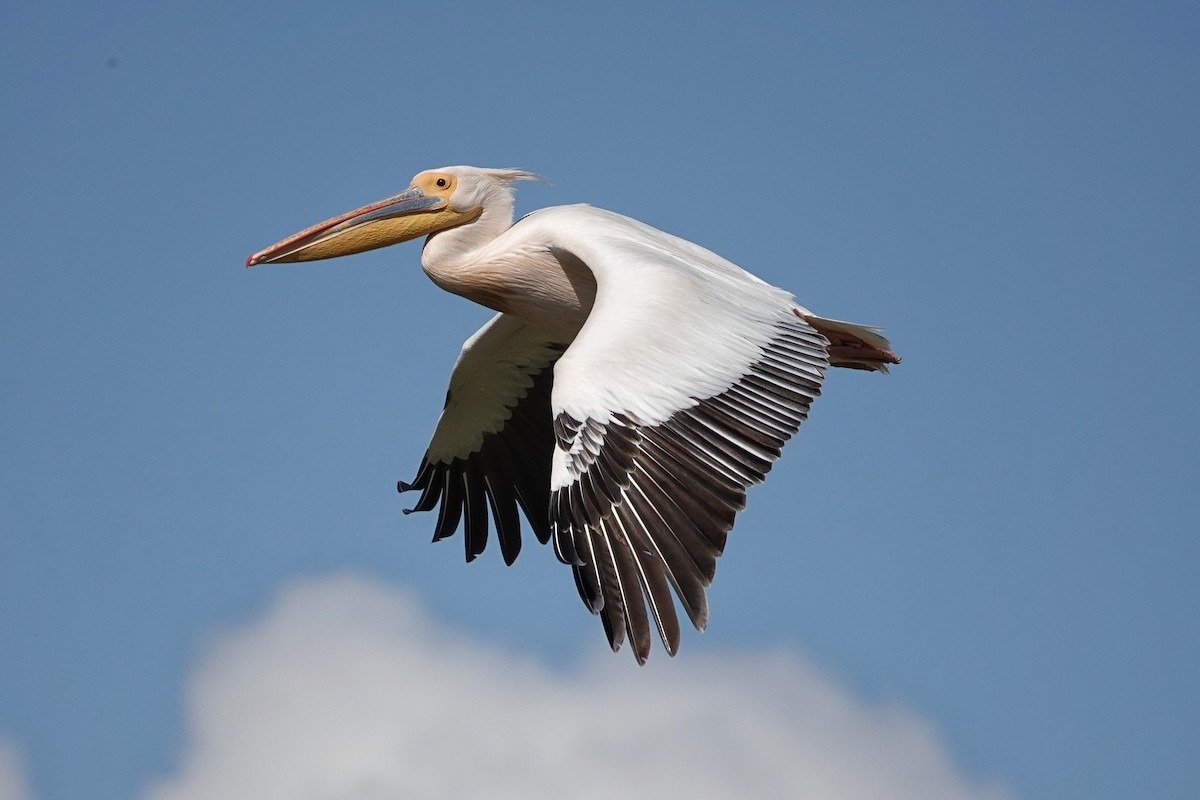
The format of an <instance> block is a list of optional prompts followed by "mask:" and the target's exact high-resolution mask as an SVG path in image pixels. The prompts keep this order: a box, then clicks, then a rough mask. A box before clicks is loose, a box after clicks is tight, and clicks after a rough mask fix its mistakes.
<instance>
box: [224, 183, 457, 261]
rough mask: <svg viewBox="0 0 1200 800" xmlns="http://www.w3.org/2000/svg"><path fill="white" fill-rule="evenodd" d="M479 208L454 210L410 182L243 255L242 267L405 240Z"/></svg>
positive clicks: (342, 253) (311, 258)
mask: <svg viewBox="0 0 1200 800" xmlns="http://www.w3.org/2000/svg"><path fill="white" fill-rule="evenodd" d="M478 215H479V210H478V209H476V210H474V211H469V212H461V211H455V210H454V209H453V208H452V207H451V205H450V203H449V201H448V200H447V199H446V198H445V197H438V196H436V195H435V196H426V194H425V193H424V191H422V190H421V188H420V187H417V186H413V187H411V188H409V189H407V190H405V191H403V192H401V193H400V194H398V195H396V196H394V197H389V198H387V199H385V200H379V201H378V202H375V203H371V204H370V205H365V206H363V207H362V208H357V209H355V210H354V211H348V212H346V213H345V214H342V215H341V216H337V217H334V218H333V219H327V220H325V221H324V222H322V223H319V224H317V225H313V226H312V227H311V228H307V229H305V230H302V231H300V232H299V233H297V234H295V235H293V236H289V237H288V238H286V239H284V240H283V241H281V242H278V243H276V244H273V245H271V246H270V247H268V248H266V249H265V250H260V251H258V252H257V253H255V254H254V255H252V256H250V257H249V258H247V259H246V266H247V267H253V266H255V265H257V264H286V263H291V262H295V261H316V260H317V259H321V258H336V257H338V256H347V255H350V254H352V253H361V252H363V251H366V250H374V249H375V248H377V247H386V246H388V245H392V244H397V243H399V242H406V241H408V240H409V239H415V238H417V237H418V236H424V235H426V234H429V233H435V232H437V231H441V230H445V229H446V228H452V227H454V226H455V225H461V224H463V223H464V222H469V221H470V220H472V219H474V218H475V217H476V216H478Z"/></svg>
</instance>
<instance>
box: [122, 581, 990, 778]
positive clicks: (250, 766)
mask: <svg viewBox="0 0 1200 800" xmlns="http://www.w3.org/2000/svg"><path fill="white" fill-rule="evenodd" d="M604 655H605V657H604V658H596V659H587V662H588V665H586V666H582V667H577V668H574V669H569V670H557V669H552V668H550V667H547V666H545V665H543V664H541V663H538V662H536V661H533V660H530V659H526V658H522V657H520V656H517V655H514V654H512V653H509V652H505V651H503V650H500V649H497V648H495V647H492V646H489V645H483V644H480V643H478V642H473V641H470V640H469V639H466V638H463V637H459V636H455V635H453V634H449V633H447V632H446V631H444V630H440V629H438V628H436V627H435V626H434V624H433V623H432V622H431V621H430V620H429V619H428V618H427V616H426V615H425V613H424V612H423V611H422V610H421V608H420V607H419V606H418V605H417V604H416V603H414V602H413V600H412V599H411V598H410V597H408V596H407V595H405V594H404V593H402V592H398V591H396V590H395V589H393V588H390V587H388V586H386V585H383V584H381V583H377V582H375V581H372V580H369V579H366V578H363V577H360V576H356V575H338V576H334V577H331V578H324V579H320V580H307V581H302V582H297V583H295V584H294V585H292V586H291V587H290V588H287V589H286V590H285V591H284V592H283V593H282V594H281V596H280V597H279V599H278V601H277V602H276V603H275V604H274V605H273V607H272V608H271V609H270V610H269V611H268V612H267V613H266V615H265V616H264V617H263V618H262V619H260V620H258V621H256V622H254V623H252V624H251V625H248V626H247V627H245V628H243V629H241V630H238V631H236V632H233V633H231V634H229V635H226V636H224V637H222V638H220V639H219V640H218V641H216V642H215V643H214V644H213V646H212V647H211V648H210V649H209V651H208V652H207V654H206V655H205V657H204V658H202V659H201V663H200V664H199V666H198V667H197V669H196V672H195V675H194V677H193V680H192V683H191V687H190V696H189V720H190V722H189V732H188V744H187V745H186V748H185V752H183V753H182V754H181V756H180V761H179V764H180V768H179V771H178V773H177V774H175V775H173V776H170V777H168V778H166V779H164V780H161V781H160V782H159V783H158V784H157V785H155V786H154V787H152V788H151V789H150V790H149V791H148V792H147V793H146V794H145V795H144V796H143V800H201V799H203V800H211V798H214V797H254V798H258V799H259V800H274V799H275V798H288V800H327V799H328V800H331V799H332V798H338V800H377V799H378V798H397V797H417V798H422V799H423V800H436V799H437V798H454V799H455V800H460V799H461V798H472V797H486V798H489V800H506V799H507V798H514V799H515V798H521V800H541V798H555V800H559V799H560V798H564V797H571V798H613V797H688V798H692V799H694V800H702V799H703V798H729V797H819V798H839V799H840V800H854V799H855V798H871V799H872V800H874V799H875V798H881V797H887V798H920V800H939V798H955V800H971V799H978V800H983V799H984V798H987V800H1001V798H1007V797H1008V795H1007V793H1006V792H1005V791H1004V790H1003V789H1001V788H1000V787H997V786H980V785H977V784H975V783H973V782H971V781H969V780H968V779H966V778H964V777H963V776H962V775H960V774H958V773H957V772H956V771H955V768H954V765H953V764H952V763H951V760H950V757H949V756H948V754H947V752H946V750H945V749H944V747H943V746H942V745H941V743H940V742H939V741H938V738H937V736H936V735H935V734H934V732H933V731H932V730H931V728H930V726H929V725H928V723H926V722H924V721H922V720H921V719H920V718H919V717H918V716H916V715H915V714H913V713H911V712H909V711H905V710H903V709H900V708H894V707H883V708H876V707H871V706H869V705H867V704H864V703H863V702H861V701H859V700H857V699H855V698H854V697H852V696H851V695H850V694H849V693H847V691H846V690H845V689H843V688H840V687H838V686H837V685H836V684H834V683H833V682H832V681H830V680H829V679H828V678H826V677H824V676H822V675H820V674H818V673H817V672H816V671H815V670H814V669H813V668H812V667H810V666H808V665H807V664H805V663H804V661H803V660H801V659H800V658H798V657H796V656H794V655H787V654H780V653H775V654H762V653H742V654H739V655H737V656H733V655H730V656H728V657H724V658H712V657H708V658H699V657H697V656H695V655H693V656H690V657H689V656H688V654H686V653H685V654H684V655H683V656H682V657H680V658H679V659H675V660H674V661H670V662H668V661H667V660H666V659H663V658H659V659H657V662H656V661H652V662H651V664H650V665H649V666H648V667H646V668H643V669H639V668H637V667H636V665H634V664H633V663H632V659H629V658H628V657H626V658H615V657H611V656H609V655H608V654H607V653H604ZM659 655H661V654H659Z"/></svg>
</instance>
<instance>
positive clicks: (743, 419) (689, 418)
mask: <svg viewBox="0 0 1200 800" xmlns="http://www.w3.org/2000/svg"><path fill="white" fill-rule="evenodd" d="M540 213H545V212H540ZM560 213H573V214H585V215H587V216H588V218H589V221H590V222H591V223H592V224H587V225H585V224H576V225H573V226H566V225H561V224H560V225H558V226H555V229H556V230H559V231H564V230H565V231H570V233H568V234H561V233H560V234H559V235H558V236H557V238H556V243H557V247H558V248H559V249H560V250H564V251H569V252H570V253H571V254H572V255H573V256H575V257H576V258H578V259H580V260H581V261H582V262H583V263H584V264H586V265H587V266H588V267H589V268H590V269H591V270H592V273H593V274H594V276H595V278H596V285H597V294H596V302H595V304H594V306H593V308H592V311H591V314H590V315H589V317H588V319H587V322H586V323H585V324H584V326H583V328H582V329H581V330H580V332H579V334H578V336H577V337H576V339H575V341H574V342H573V343H572V344H571V346H570V348H569V349H568V350H567V352H566V354H565V355H563V356H562V358H561V359H560V360H559V361H558V363H557V365H556V366H555V381H554V387H553V398H552V400H553V412H554V438H555V449H554V458H553V472H552V476H551V503H550V525H551V530H552V533H553V537H554V543H555V550H556V553H557V554H558V557H559V558H560V559H561V560H563V561H564V562H566V563H569V564H571V565H572V566H573V569H574V573H575V582H576V586H577V588H578V589H579V594H580V596H581V597H582V599H583V601H584V603H585V604H586V605H587V607H588V608H589V609H590V610H591V611H592V612H593V613H596V614H599V615H600V617H601V620H602V621H603V624H604V629H605V632H606V633H607V635H608V640H609V643H610V645H611V646H612V647H613V649H614V650H616V649H618V648H619V647H620V645H621V644H622V642H623V641H624V639H625V638H626V636H628V638H629V640H630V642H631V645H632V647H633V651H634V655H635V656H636V657H637V659H638V661H639V662H641V661H644V660H645V659H646V658H647V657H648V656H649V652H650V645H651V638H652V634H651V618H652V619H653V623H654V625H655V626H656V627H657V629H658V633H659V636H660V637H661V639H662V642H663V645H664V646H665V647H666V649H667V651H668V652H669V653H672V654H673V653H674V652H675V651H676V649H677V648H678V645H679V636H680V630H679V622H678V618H677V616H676V612H675V607H674V601H673V599H672V596H671V589H672V588H673V589H674V592H675V595H676V596H677V597H678V598H679V602H680V604H681V605H682V607H683V609H684V611H685V612H686V613H687V615H688V617H689V618H690V619H691V621H692V623H693V624H694V625H695V627H696V628H697V629H700V630H702V629H703V628H704V626H705V624H706V622H707V617H708V607H707V601H706V598H705V592H704V590H705V587H707V586H708V585H709V584H710V583H711V582H712V579H713V575H714V572H715V570H716V560H717V557H718V556H720V554H721V552H722V550H723V549H724V546H725V537H726V534H727V533H728V531H729V530H730V529H731V528H732V527H733V521H734V515H735V514H736V513H737V512H738V511H740V510H741V509H742V508H744V507H745V498H746V489H747V487H749V486H750V485H752V484H755V483H759V482H760V481H762V480H763V478H764V476H765V475H766V473H767V472H768V471H769V470H770V469H771V465H772V463H773V462H774V461H775V460H776V459H777V458H779V456H780V453H781V449H782V447H783V444H784V442H786V441H787V439H788V438H789V437H790V436H791V435H792V434H794V433H795V432H796V430H797V429H798V427H799V426H800V423H801V422H803V421H804V419H805V418H806V417H807V415H808V408H809V404H810V403H811V402H812V400H813V399H814V398H815V397H816V396H817V395H818V394H820V387H821V382H822V380H823V379H824V375H825V370H826V368H827V367H828V363H829V362H828V353H827V349H826V348H827V345H828V342H827V340H826V339H825V338H824V337H823V336H822V335H821V334H820V333H818V332H817V331H816V330H814V329H813V328H812V326H811V325H809V324H808V323H807V322H806V321H805V320H804V319H803V318H801V316H800V313H799V310H798V309H797V306H796V304H795V301H794V299H793V298H792V297H791V295H790V294H788V293H787V292H785V291H783V290H781V289H777V288H775V287H772V286H770V285H768V284H766V283H763V282H762V281H760V280H758V279H757V278H755V277H753V276H751V275H749V274H748V273H746V272H744V271H743V270H741V269H739V268H738V267H736V266H734V265H733V264H731V263H729V262H727V261H725V260H724V259H721V258H720V257H718V256H716V255H714V254H713V253H711V252H709V251H707V250H704V249H703V248H700V247H698V246H696V245H694V244H691V243H689V242H686V241H684V240H681V239H677V238H676V237H673V236H670V235H668V234H665V233H662V232H661V231H658V230H655V229H653V228H649V227H647V226H645V225H642V224H641V223H638V222H636V221H634V220H631V219H628V218H626V217H621V216H619V215H616V214H611V213H609V212H603V211H600V210H597V209H591V208H572V209H564V210H563V212H560ZM579 221H580V220H577V222H579ZM647 605H648V606H649V613H648V612H647Z"/></svg>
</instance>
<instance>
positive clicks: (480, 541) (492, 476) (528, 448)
mask: <svg viewBox="0 0 1200 800" xmlns="http://www.w3.org/2000/svg"><path fill="white" fill-rule="evenodd" d="M562 349H563V348H561V347H558V348H557V350H558V351H559V353H561V351H562ZM516 369H520V370H523V371H525V373H526V374H528V375H529V376H530V377H531V378H532V379H533V385H532V386H531V387H530V388H529V389H528V390H526V392H525V394H524V395H523V396H521V397H519V398H517V399H516V403H515V405H513V406H512V416H511V417H510V418H509V419H508V420H507V421H506V422H505V423H504V426H503V427H502V428H501V429H500V430H499V431H496V432H495V433H486V434H484V436H483V441H482V443H481V444H480V446H479V448H478V449H477V450H475V451H474V452H472V453H469V454H468V455H466V456H465V457H459V458H454V459H451V460H450V461H449V462H445V461H436V462H431V461H430V460H429V453H428V452H427V453H426V454H425V457H424V458H423V459H422V460H421V467H420V469H419V470H418V471H417V477H416V478H414V479H413V481H412V483H405V482H403V481H401V482H399V483H398V484H397V485H396V488H397V489H398V490H399V491H401V492H407V491H412V490H417V489H419V490H421V496H420V497H419V498H418V499H417V502H416V504H415V505H414V506H413V507H412V508H410V509H407V510H406V511H405V513H406V514H409V513H412V512H414V511H431V510H433V509H434V508H435V507H438V508H439V511H438V519H437V523H436V524H435V526H434V534H433V540H434V541H438V540H440V539H445V538H447V537H449V536H453V535H454V533H455V531H457V530H458V527H459V524H460V523H462V524H463V527H464V535H463V544H464V548H465V550H466V557H467V561H471V560H473V559H474V558H475V557H476V556H477V555H479V554H480V553H482V552H483V550H484V548H485V547H486V545H487V539H488V516H489V510H490V516H491V518H492V521H493V522H494V524H495V528H496V534H497V537H498V538H499V540H500V552H501V554H502V555H503V557H504V563H506V564H512V563H513V561H515V560H516V558H517V555H518V553H520V551H521V517H520V514H519V513H518V512H517V508H518V506H519V507H520V508H521V510H522V511H524V512H525V518H526V519H527V520H528V521H529V526H530V528H531V529H532V530H533V533H534V535H535V536H537V538H538V540H539V541H541V542H542V543H545V542H547V541H549V539H550V524H549V519H548V516H547V509H548V508H549V506H550V463H551V455H552V454H553V452H554V428H553V426H552V425H551V411H550V388H551V385H552V383H553V379H554V371H553V362H551V364H549V365H547V366H545V367H540V368H531V367H527V366H518V367H516Z"/></svg>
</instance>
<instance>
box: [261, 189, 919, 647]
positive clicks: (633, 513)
mask: <svg viewBox="0 0 1200 800" xmlns="http://www.w3.org/2000/svg"><path fill="white" fill-rule="evenodd" d="M533 177H534V176H532V175H531V174H530V173H526V172H521V171H518V170H483V169H478V168H475V167H447V168H443V169H439V170H431V171H428V172H423V173H420V174H419V175H417V176H416V177H415V178H414V179H413V183H412V185H411V186H410V188H409V189H408V190H406V191H405V192H403V193H401V194H399V195H396V196H395V197H392V198H388V199H387V200H383V201H380V202H378V203H373V204H371V205H369V206H365V207H364V208H362V209H358V210H357V211H353V212H350V213H348V214H344V215H342V216H340V217H337V218H334V219H332V220H329V221H328V222H325V223H321V224H320V225H316V226H313V227H312V228H309V229H307V230H305V231H303V232H301V233H300V234H297V235H295V236H292V237H290V238H288V239H285V240H284V241H282V242H280V243H279V244H276V245H273V246H272V247H270V248H267V249H266V250H263V251H261V252H259V253H256V254H255V255H253V256H251V257H250V259H248V261H247V265H248V266H252V265H254V264H259V263H276V262H285V261H303V260H310V259H315V258H329V257H334V256H338V255H345V254H348V253H353V252H360V251H362V250H366V249H371V248H374V247H381V246H384V245H388V244H393V243H395V242H399V241H405V240H407V239H411V238H415V237H416V236H421V235H425V234H429V238H428V240H427V242H426V245H425V249H424V252H423V255H422V259H421V263H422V267H423V268H424V270H425V272H426V273H427V274H428V275H429V276H430V277H431V278H432V279H433V280H434V281H435V282H436V283H437V284H438V285H439V286H441V287H442V288H444V289H446V290H448V291H451V292H455V293H457V294H461V295H463V296H464V297H467V298H469V299H471V300H474V301H476V302H479V303H482V304H483V305H486V306H488V307H490V308H493V309H495V310H496V311H497V312H499V313H498V314H497V316H496V317H495V318H493V319H492V320H491V321H489V322H488V323H487V324H486V325H485V326H484V327H483V328H482V329H480V330H479V331H478V332H477V333H476V334H475V335H474V336H472V337H471V338H470V339H469V340H468V341H467V343H466V344H465V345H464V346H463V350H462V353H461V354H460V356H459V358H458V361H457V362H456V363H455V366H454V371H453V373H452V375H451V379H450V389H449V391H448V393H447V399H446V406H445V409H444V410H443V412H442V416H441V418H440V419H439V421H438V425H437V429H436V430H435V432H434V435H433V439H432V441H431V442H430V445H429V450H428V452H427V453H426V455H425V458H424V459H423V460H422V463H421V467H420V470H419V471H418V474H417V477H416V478H415V479H414V480H413V481H412V483H411V484H410V483H403V482H401V483H400V484H399V488H400V489H401V491H408V490H419V491H420V492H421V494H420V496H419V498H418V500H417V503H416V505H415V506H414V508H413V509H410V510H411V511H428V510H432V509H434V508H437V509H438V521H437V523H436V525H435V533H434V538H435V539H441V538H445V537H447V536H450V535H453V534H454V533H455V532H456V531H457V530H458V529H459V527H460V524H461V527H462V529H463V537H464V542H465V547H466V552H467V558H468V560H470V559H472V558H474V557H475V556H476V555H478V554H479V553H480V552H482V551H483V549H484V546H485V545H486V542H487V534H488V528H489V519H490V520H491V522H492V524H493V525H494V527H495V529H496V532H497V537H498V539H499V540H500V547H501V552H502V554H503V556H504V559H505V561H507V562H509V563H511V562H512V561H513V559H515V558H516V557H517V554H518V552H519V550H520V514H519V513H518V508H519V509H520V510H521V511H523V512H524V515H525V517H526V519H527V521H528V524H529V525H530V527H531V528H532V530H533V532H534V533H535V535H536V536H537V537H538V538H539V539H540V540H541V541H543V542H546V541H549V540H553V542H554V548H555V552H556V554H557V555H558V557H559V559H560V560H562V561H564V562H565V563H567V564H569V565H571V567H572V570H573V573H574V575H575V582H576V587H577V589H578V590H579V594H580V596H581V597H582V599H583V601H584V603H585V604H586V605H587V607H588V608H589V609H590V610H591V611H592V612H593V613H596V614H599V615H600V617H601V620H602V622H603V623H604V628H605V631H606V634H607V636H608V639H609V643H610V644H611V645H612V647H613V649H617V648H618V647H620V645H621V643H622V642H623V641H624V640H625V638H626V637H628V638H629V639H630V641H631V644H632V646H633V650H634V654H635V656H636V657H637V659H638V661H639V662H641V661H644V660H645V659H646V658H647V657H648V655H649V652H650V644H651V625H652V624H653V627H654V628H656V629H657V631H658V634H659V636H660V638H661V639H662V642H663V644H664V646H665V647H666V649H667V651H668V652H669V653H672V654H674V652H675V651H676V649H677V648H678V645H679V638H680V628H679V622H678V618H677V616H676V611H675V605H674V602H673V600H672V590H673V591H674V596H675V597H677V598H678V600H679V603H680V605H681V606H682V607H683V609H684V611H685V613H687V615H688V617H689V619H690V620H691V621H692V623H693V624H694V625H695V627H696V628H697V629H701V630H702V629H703V628H704V626H705V624H706V623H707V619H708V608H707V601H706V599H705V592H704V590H705V587H707V586H708V585H709V584H710V583H711V581H712V578H713V575H714V572H715V569H716V559H717V557H718V556H719V555H720V554H721V552H722V550H723V548H724V544H725V537H726V535H727V533H728V532H729V530H730V529H731V528H732V527H733V521H734V515H735V514H736V512H737V511H740V510H741V509H742V508H743V507H744V505H745V491H746V488H747V487H748V486H750V485H752V484H755V483H758V482H760V481H762V479H763V478H764V476H765V475H766V473H767V472H768V471H769V470H770V468H771V465H772V463H773V462H774V461H775V460H776V459H777V458H778V457H779V455H780V452H781V449H782V447H783V444H784V443H785V442H786V441H787V439H788V438H789V437H790V436H791V435H792V434H794V433H795V432H796V430H797V428H798V427H799V425H800V424H801V423H802V422H803V421H804V419H805V418H806V417H807V415H808V409H809V405H810V404H811V402H812V400H813V399H814V398H815V397H816V396H817V395H818V394H820V387H821V383H822V381H823V380H824V377H825V372H826V369H827V367H828V366H830V365H833V366H848V367H853V368H857V369H872V370H878V371H886V365H887V364H889V363H897V362H898V361H899V359H898V358H896V356H895V355H893V354H892V352H891V347H890V345H889V344H888V342H887V340H886V339H884V338H883V337H882V336H880V335H879V331H878V329H875V328H870V327H866V326H861V325H855V324H853V323H845V322H838V321H836V320H826V319H823V318H820V317H816V316H814V315H813V314H811V313H810V312H809V311H808V310H807V309H805V308H803V307H802V306H799V305H797V304H796V302H795V299H794V298H793V297H792V295H791V294H789V293H788V292H786V291H784V290H782V289H779V288H776V287H774V286H771V285H769V284H767V283H764V282H763V281H761V280H759V279H758V278H756V277H754V276H753V275H750V274H749V273H747V272H745V271H744V270H742V269H741V268H739V267H737V266H736V265H734V264H732V263H730V262H729V261H726V260H725V259H723V258H721V257H720V256H717V255H716V254H714V253H712V252H710V251H708V250H706V249H704V248H702V247H699V246H697V245H695V244H693V243H691V242H687V241H685V240H683V239H680V238H678V237H675V236H671V235H670V234H667V233H664V232H662V231H659V230H657V229H655V228H652V227H650V226H647V225H644V224H643V223H640V222H637V221H636V220H632V219H629V218H628V217H624V216H621V215H619V214H614V213H612V212H609V211H604V210H601V209H597V208H592V207H590V206H583V205H578V206H559V207H554V208H548V209H543V210H541V211H536V212H534V213H532V214H529V215H528V216H526V217H524V218H522V219H521V220H519V221H518V222H517V223H516V224H513V222H512V216H513V193H512V184H513V182H514V181H516V180H528V179H532V178H533ZM647 609H648V610H647Z"/></svg>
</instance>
